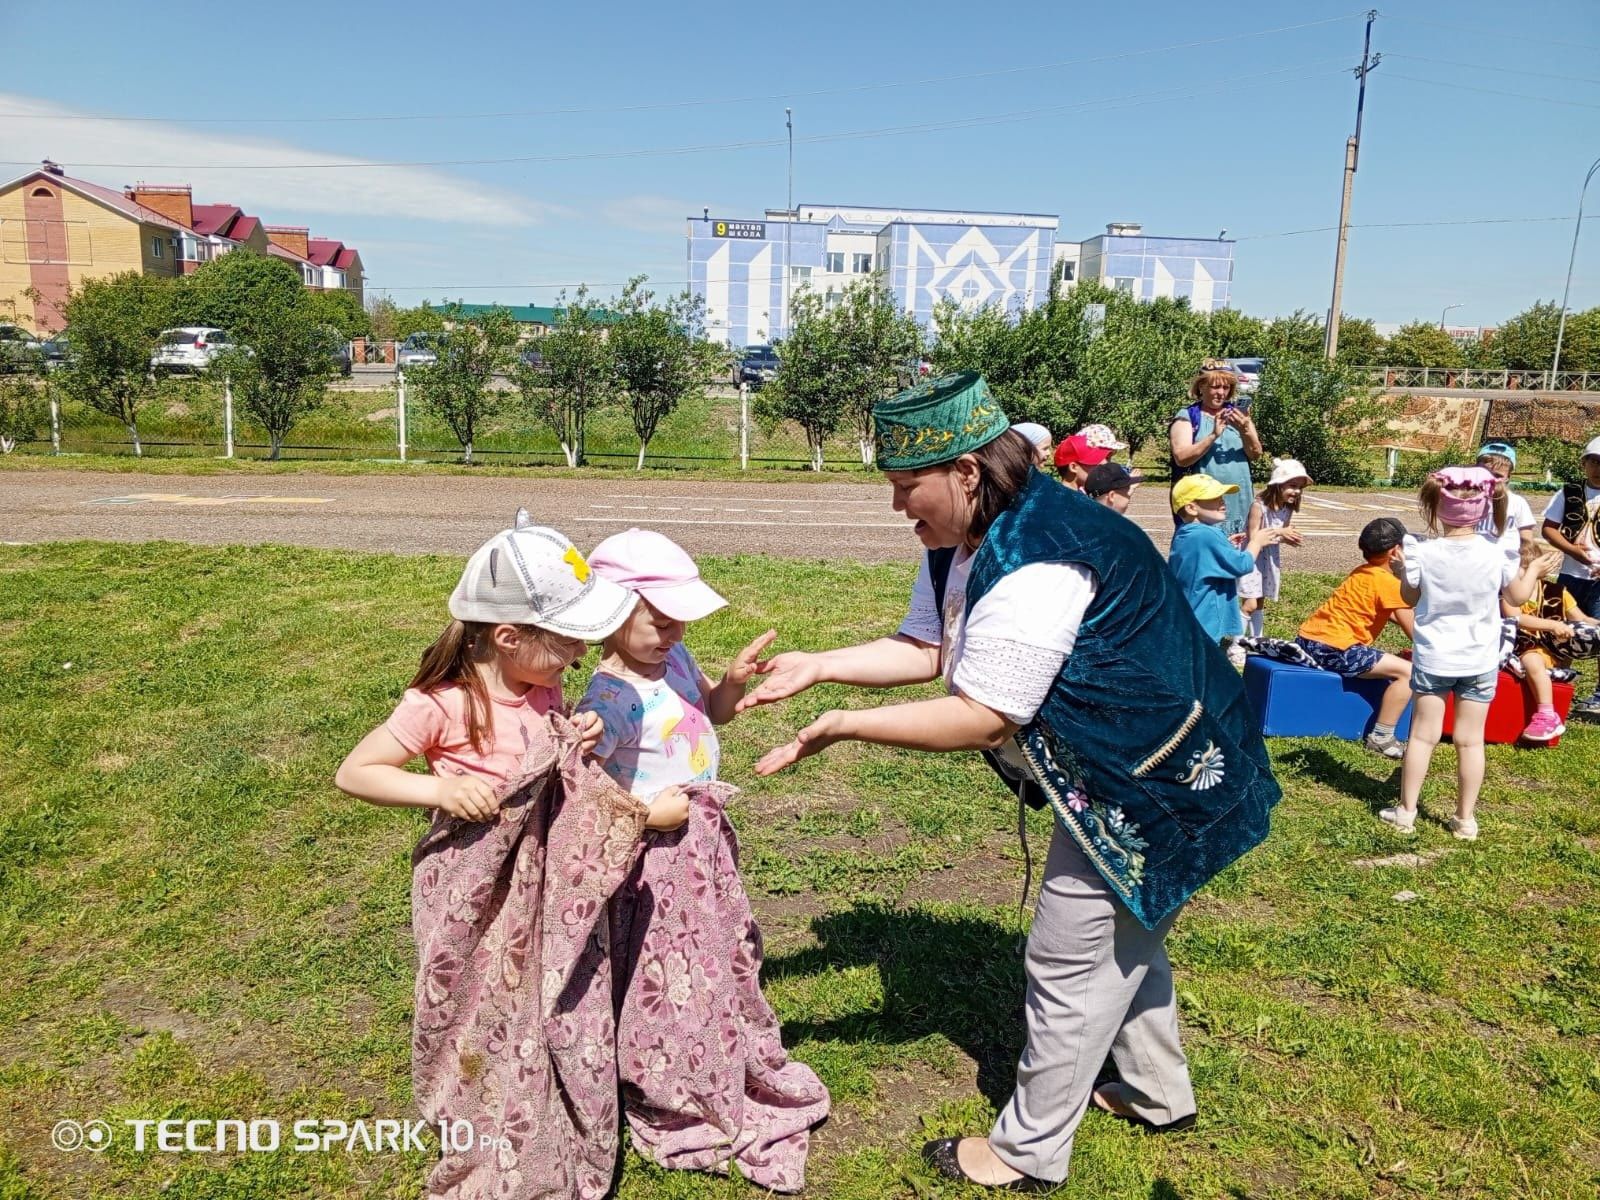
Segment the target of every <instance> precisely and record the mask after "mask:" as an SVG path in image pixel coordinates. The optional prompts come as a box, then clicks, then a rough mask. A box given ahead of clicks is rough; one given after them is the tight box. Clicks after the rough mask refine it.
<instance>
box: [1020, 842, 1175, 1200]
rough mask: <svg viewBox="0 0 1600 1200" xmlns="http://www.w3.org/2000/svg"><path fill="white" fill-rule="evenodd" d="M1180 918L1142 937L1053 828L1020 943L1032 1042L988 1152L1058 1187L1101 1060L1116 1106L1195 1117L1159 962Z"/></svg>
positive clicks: (1168, 974)
mask: <svg viewBox="0 0 1600 1200" xmlns="http://www.w3.org/2000/svg"><path fill="white" fill-rule="evenodd" d="M1174 917H1176V914H1174V915H1173V917H1168V918H1167V919H1166V920H1165V921H1163V922H1162V923H1161V925H1160V926H1159V927H1157V928H1156V929H1154V930H1149V929H1146V928H1145V927H1144V926H1143V925H1141V924H1139V921H1138V919H1137V918H1135V917H1134V915H1133V914H1132V913H1130V912H1129V911H1128V910H1127V908H1126V907H1125V906H1124V905H1123V904H1122V903H1121V902H1120V901H1118V900H1117V899H1116V897H1115V895H1114V893H1113V892H1112V891H1111V889H1110V888H1109V887H1107V886H1106V883H1105V881H1104V880H1103V879H1101V878H1100V875H1099V873H1098V872H1097V871H1095V869H1094V867H1093V865H1092V864H1091V863H1090V862H1089V860H1088V859H1087V858H1086V857H1085V856H1084V854H1083V851H1082V850H1080V849H1079V848H1078V845H1077V843H1076V842H1074V841H1073V840H1072V835H1071V834H1069V833H1066V832H1065V831H1064V830H1062V829H1061V828H1060V826H1057V827H1056V830H1055V834H1054V836H1053V837H1052V838H1051V841H1050V857H1049V859H1048V860H1047V861H1046V863H1045V870H1044V882H1043V884H1042V885H1041V886H1040V888H1039V903H1038V907H1037V908H1036V909H1035V910H1034V917H1033V929H1032V931H1031V932H1030V933H1029V935H1028V956H1027V977H1028V991H1027V1014H1026V1015H1027V1027H1028V1041H1027V1045H1026V1046H1024V1047H1023V1051H1022V1059H1021V1061H1020V1062H1019V1063H1018V1064H1017V1087H1016V1091H1015V1092H1013V1093H1012V1096H1011V1100H1010V1102H1009V1103H1008V1104H1007V1105H1006V1106H1005V1108H1004V1109H1003V1110H1001V1113H1000V1119H999V1120H998V1121H996V1122H995V1126H994V1130H993V1131H992V1132H991V1133H990V1134H989V1145H990V1146H991V1147H993V1149H994V1152H995V1153H996V1154H997V1155H998V1156H999V1157H1000V1158H1001V1159H1002V1160H1003V1161H1004V1162H1006V1163H1007V1164H1009V1165H1010V1166H1011V1167H1012V1168H1014V1169H1015V1170H1018V1171H1022V1172H1023V1173H1025V1174H1028V1175H1032V1176H1034V1177H1035V1178H1038V1179H1047V1180H1051V1181H1060V1180H1063V1179H1065V1178H1066V1177H1067V1168H1068V1166H1069V1164H1070V1163H1071V1161H1072V1138H1073V1135H1074V1134H1075V1133H1076V1132H1077V1129H1078V1122H1079V1121H1081V1120H1083V1114H1084V1110H1085V1109H1086V1108H1087V1107H1088V1104H1089V1096H1090V1093H1091V1092H1092V1091H1093V1090H1094V1080H1095V1075H1096V1074H1097V1073H1098V1072H1099V1070H1100V1066H1101V1064H1102V1063H1104V1062H1105V1059H1106V1055H1107V1053H1108V1052H1109V1053H1110V1055H1111V1057H1112V1060H1113V1061H1114V1062H1115V1063H1116V1067H1117V1072H1118V1074H1119V1075H1120V1076H1121V1077H1122V1082H1123V1090H1122V1099H1123V1100H1124V1101H1125V1102H1126V1103H1127V1105H1128V1106H1129V1107H1130V1108H1131V1109H1132V1110H1133V1111H1134V1112H1136V1113H1137V1114H1138V1115H1139V1116H1141V1117H1144V1118H1145V1119H1146V1120H1148V1121H1151V1122H1153V1123H1155V1124H1158V1125H1160V1124H1165V1123H1166V1122H1168V1121H1175V1120H1178V1119H1179V1118H1180V1117H1186V1116H1188V1115H1189V1114H1190V1113H1192V1112H1194V1111H1195V1104H1194V1090H1193V1089H1192V1088H1191V1087H1190V1085H1189V1064H1188V1062H1187V1060H1185V1058H1184V1057H1183V1048H1182V1047H1181V1046H1180V1045H1179V1044H1178V1006H1177V998H1176V996H1175V995H1174V994H1173V990H1172V967H1171V965H1170V964H1169V963H1168V962H1167V948H1166V938H1167V931H1168V929H1170V928H1171V926H1172V921H1173V919H1174Z"/></svg>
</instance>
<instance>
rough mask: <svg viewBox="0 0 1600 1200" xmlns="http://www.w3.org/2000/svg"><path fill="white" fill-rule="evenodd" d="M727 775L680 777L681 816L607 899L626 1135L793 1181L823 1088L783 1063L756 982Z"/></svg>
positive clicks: (691, 1162) (685, 1161)
mask: <svg viewBox="0 0 1600 1200" xmlns="http://www.w3.org/2000/svg"><path fill="white" fill-rule="evenodd" d="M734 794H736V793H735V790H734V789H733V788H731V787H729V786H727V785H726V784H709V785H697V786H694V787H692V788H691V789H690V804H689V820H688V823H687V824H686V825H684V826H683V827H682V828H681V829H677V830H673V831H672V832H670V833H650V834H647V835H646V839H645V853H644V854H643V855H642V856H641V857H640V859H639V862H638V864H637V865H636V866H635V867H634V869H633V871H632V873H631V874H630V875H629V877H628V879H627V881H626V882H625V883H624V884H623V885H622V887H620V888H619V889H618V890H617V893H616V895H615V896H614V897H613V899H612V902H611V906H612V925H611V928H612V938H611V941H612V947H613V953H614V955H615V956H616V977H617V981H618V987H619V988H620V989H621V998H620V1002H619V1005H618V1016H617V1070H618V1073H619V1074H620V1076H621V1079H622V1084H623V1097H624V1102H625V1106H626V1111H627V1117H628V1127H629V1128H630V1129H631V1130H632V1133H633V1145H634V1148H635V1149H636V1150H638V1151H639V1153H640V1154H643V1155H644V1156H645V1157H646V1158H649V1159H651V1160H653V1161H655V1162H657V1163H659V1164H660V1165H661V1166H663V1167H672V1168H680V1169H694V1170H710V1171H726V1170H727V1169H728V1165H729V1163H730V1162H732V1163H736V1164H737V1165H738V1168H739V1172H740V1174H742V1175H743V1176H744V1177H745V1178H746V1179H748V1180H750V1181H751V1182H753V1183H755V1184H758V1185H759V1186H761V1187H764V1188H768V1189H770V1190H772V1191H778V1192H797V1191H799V1190H800V1189H801V1188H802V1187H803V1186H804V1185H805V1164H806V1153H807V1150H808V1148H809V1141H810V1135H809V1131H810V1129H811V1127H812V1126H814V1125H816V1124H818V1123H819V1122H821V1121H822V1120H823V1118H825V1117H826V1116H827V1115H828V1108H829V1098H828V1090H827V1088H825V1087H823V1085H822V1081H821V1080H820V1079H818V1078H817V1076H816V1073H815V1072H814V1071H812V1069H811V1068H810V1067H808V1066H806V1065H805V1064H804V1063H798V1062H790V1061H789V1057H788V1055H787V1054H786V1053H785V1052H784V1049H783V1041H782V1039H781V1037H780V1036H779V1030H778V1019H777V1017H776V1015H775V1014H774V1013H773V1011H772V1009H771V1007H770V1006H769V1005H768V1004H767V1001H766V999H765V997H763V996H762V994H761V978H760V976H761V932H760V930H759V929H757V928H756V923H755V918H754V917H753V916H752V914H751V912H750V900H749V897H748V896H747V895H746V894H745V890H744V884H743V883H742V882H741V881H740V879H739V843H738V840H737V839H736V838H735V836H734V832H733V826H732V825H730V824H729V823H728V818H727V815H726V814H725V813H724V812H723V805H724V804H725V803H726V801H727V799H728V798H729V797H730V796H732V795H734Z"/></svg>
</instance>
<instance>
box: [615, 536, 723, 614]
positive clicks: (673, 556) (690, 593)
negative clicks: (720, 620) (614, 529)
mask: <svg viewBox="0 0 1600 1200" xmlns="http://www.w3.org/2000/svg"><path fill="white" fill-rule="evenodd" d="M589 566H590V568H591V569H592V570H593V571H594V573H595V574H596V575H598V576H600V578H602V579H609V580H610V581H611V582H612V583H615V584H620V585H621V586H622V587H625V588H627V589H628V590H629V591H631V592H635V593H637V594H638V595H640V596H642V597H643V598H644V599H645V600H646V601H647V602H648V603H649V604H650V605H651V607H653V608H656V609H658V610H660V611H661V612H663V613H665V614H666V615H667V616H669V617H671V618H672V619H673V620H675V621H698V620H699V619H700V618H701V617H709V616H710V615H711V614H712V613H714V612H716V611H717V609H719V608H725V607H726V606H727V603H728V602H727V601H726V600H724V599H723V598H722V597H721V596H719V595H717V593H716V592H714V591H712V590H711V589H710V588H709V587H707V586H706V585H705V583H704V581H702V580H701V578H700V568H699V567H697V566H695V565H694V559H692V558H690V557H689V555H688V554H687V553H686V552H685V551H684V549H683V547H682V546H680V545H678V543H677V542H675V541H673V540H672V539H671V538H669V537H665V536H663V535H662V534H659V533H656V532H655V531H654V530H651V529H629V530H625V531H624V532H622V533H614V534H612V535H611V536H610V537H608V538H607V539H606V540H605V541H603V542H601V543H600V544H599V545H598V546H596V547H595V548H594V551H593V552H592V553H591V554H590V555H589Z"/></svg>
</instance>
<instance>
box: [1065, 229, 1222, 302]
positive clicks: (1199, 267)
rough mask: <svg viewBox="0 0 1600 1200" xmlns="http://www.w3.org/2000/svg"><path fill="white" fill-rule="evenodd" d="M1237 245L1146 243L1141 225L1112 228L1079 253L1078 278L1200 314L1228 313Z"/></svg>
mask: <svg viewBox="0 0 1600 1200" xmlns="http://www.w3.org/2000/svg"><path fill="white" fill-rule="evenodd" d="M1233 246H1234V243H1232V242H1230V241H1225V240H1223V239H1221V238H1171V237H1147V236H1146V235H1145V233H1144V231H1143V229H1141V228H1140V227H1139V226H1138V225H1108V226H1107V227H1106V232H1105V233H1103V234H1100V235H1099V236H1097V237H1092V238H1088V239H1086V240H1085V241H1084V242H1082V243H1081V245H1080V248H1079V251H1078V278H1079V279H1097V280H1099V281H1100V282H1101V283H1103V284H1105V285H1106V286H1107V287H1109V288H1113V289H1115V290H1117V291H1121V292H1127V293H1129V294H1130V295H1132V296H1134V297H1135V298H1136V299H1139V300H1156V299H1161V298H1167V299H1178V298H1183V299H1187V300H1188V301H1189V307H1190V308H1192V309H1194V310H1195V311H1196V312H1215V311H1217V310H1218V309H1223V308H1228V307H1229V306H1230V304H1229V301H1230V299H1231V294H1232V289H1233Z"/></svg>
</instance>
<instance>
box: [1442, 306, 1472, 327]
mask: <svg viewBox="0 0 1600 1200" xmlns="http://www.w3.org/2000/svg"><path fill="white" fill-rule="evenodd" d="M1465 307H1466V305H1465V304H1446V305H1445V306H1444V311H1443V312H1442V313H1440V314H1439V328H1440V330H1443V329H1444V319H1445V318H1446V317H1447V316H1449V315H1450V310H1451V309H1453V308H1465Z"/></svg>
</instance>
